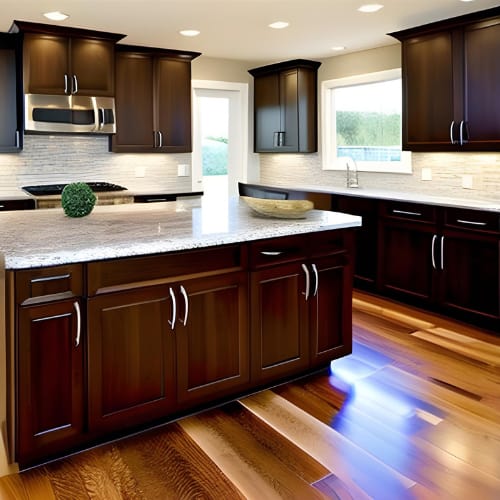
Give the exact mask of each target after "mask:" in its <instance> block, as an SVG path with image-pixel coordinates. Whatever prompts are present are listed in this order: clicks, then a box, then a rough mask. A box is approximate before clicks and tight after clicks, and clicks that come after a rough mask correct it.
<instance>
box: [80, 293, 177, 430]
mask: <svg viewBox="0 0 500 500" xmlns="http://www.w3.org/2000/svg"><path fill="white" fill-rule="evenodd" d="M169 300H170V299H169V295H168V289H166V288H165V287H164V286H160V287H150V288H142V289H138V290H133V291H128V292H118V293H114V294H105V295H102V296H97V297H93V298H90V299H89V301H88V318H89V336H88V380H89V389H88V391H89V397H88V414H89V429H90V430H91V431H92V432H103V431H116V430H119V429H124V428H126V427H130V426H133V425H137V424H140V423H141V422H143V421H145V420H147V419H152V420H154V419H156V418H160V417H161V416H162V415H165V414H166V413H168V412H169V411H172V409H173V408H174V407H175V403H176V391H175V338H174V336H173V334H172V332H171V331H170V327H169V324H168V321H169V318H170V317H171V316H170V312H169V309H170V308H171V305H170V304H169Z"/></svg>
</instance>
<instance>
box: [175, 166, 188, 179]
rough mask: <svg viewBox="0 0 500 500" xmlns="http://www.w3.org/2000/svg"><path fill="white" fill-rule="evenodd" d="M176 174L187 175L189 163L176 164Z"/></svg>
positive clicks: (179, 175)
mask: <svg viewBox="0 0 500 500" xmlns="http://www.w3.org/2000/svg"><path fill="white" fill-rule="evenodd" d="M177 176H178V177H189V165H186V164H182V163H179V164H178V165H177Z"/></svg>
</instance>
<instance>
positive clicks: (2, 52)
mask: <svg viewBox="0 0 500 500" xmlns="http://www.w3.org/2000/svg"><path fill="white" fill-rule="evenodd" d="M20 48H21V40H20V37H19V36H17V35H14V34H10V33H0V109H1V110H2V113H1V115H0V153H15V152H18V151H20V150H21V149H22V146H23V141H22V139H23V134H22V130H23V121H22V116H23V113H22V109H23V108H22V106H23V104H22V92H21V87H22V84H21V81H22V78H21V73H20V67H19V63H18V61H20ZM0 204H1V203H0Z"/></svg>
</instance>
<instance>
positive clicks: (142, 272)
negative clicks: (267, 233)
mask: <svg viewBox="0 0 500 500" xmlns="http://www.w3.org/2000/svg"><path fill="white" fill-rule="evenodd" d="M245 267H246V253H245V246H244V245H227V246H220V247H212V248H207V249H200V250H189V251H183V252H178V253H177V252H173V253H166V254H161V255H152V256H147V257H132V258H126V259H116V260H108V261H98V262H91V263H89V264H88V266H87V276H88V278H87V283H88V284H87V287H88V290H87V292H88V295H89V296H92V295H96V294H98V293H102V292H103V291H104V289H107V290H106V291H114V290H120V289H121V290H123V289H131V288H136V287H138V286H144V285H146V284H155V283H157V284H160V283H165V282H169V281H173V280H177V279H179V278H181V277H183V278H185V277H188V276H193V275H200V274H213V273H216V272H224V271H233V270H241V269H244V268H245Z"/></svg>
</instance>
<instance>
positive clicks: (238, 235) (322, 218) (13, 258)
mask: <svg viewBox="0 0 500 500" xmlns="http://www.w3.org/2000/svg"><path fill="white" fill-rule="evenodd" d="M360 225H361V218H360V217H357V216H352V215H348V214H343V213H337V212H326V211H320V210H312V211H310V212H308V213H307V216H306V218H304V219H274V218H266V217H261V216H258V215H256V214H254V213H253V212H252V211H251V209H250V208H249V207H248V206H247V205H246V204H245V203H244V202H243V201H241V200H240V199H238V198H231V199H229V201H228V202H215V201H210V200H207V199H205V198H201V199H195V200H183V201H177V202H167V203H154V204H146V205H141V204H139V205H137V204H125V205H113V206H96V207H95V208H94V210H93V211H92V213H91V214H90V215H88V216H87V217H83V218H70V217H67V216H66V215H65V214H64V212H63V210H62V209H59V208H55V209H47V210H30V211H17V212H4V213H0V231H1V240H0V261H1V260H2V258H3V260H4V266H5V269H27V268H34V267H46V266H54V265H60V264H69V263H78V262H90V261H96V260H105V259H113V258H121V257H131V256H138V255H149V254H155V253H164V252H172V251H181V250H189V249H194V248H202V247H210V246H216V245H224V244H230V243H241V242H245V241H252V240H259V239H264V238H272V237H278V236H287V235H292V234H303V233H309V232H315V231H325V230H330V229H342V228H349V227H357V226H360Z"/></svg>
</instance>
